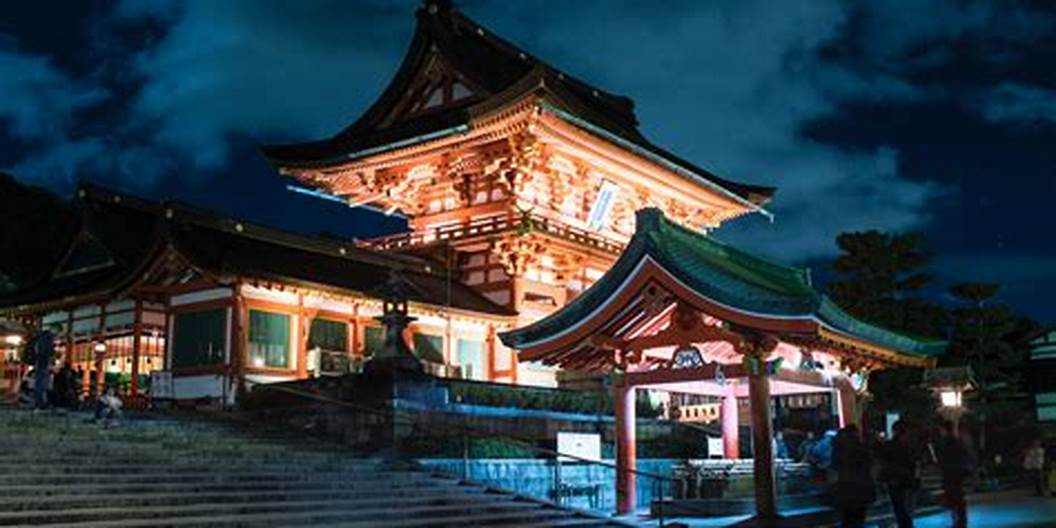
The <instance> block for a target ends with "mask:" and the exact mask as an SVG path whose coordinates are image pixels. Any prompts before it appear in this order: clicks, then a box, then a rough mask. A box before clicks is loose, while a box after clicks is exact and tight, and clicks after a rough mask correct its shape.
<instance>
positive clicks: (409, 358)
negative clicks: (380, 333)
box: [363, 271, 425, 374]
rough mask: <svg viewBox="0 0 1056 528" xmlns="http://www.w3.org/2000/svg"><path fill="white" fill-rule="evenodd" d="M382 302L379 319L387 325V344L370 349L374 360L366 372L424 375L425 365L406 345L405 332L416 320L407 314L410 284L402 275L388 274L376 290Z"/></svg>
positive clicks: (366, 368) (365, 366) (368, 365)
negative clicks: (377, 348) (376, 348)
mask: <svg viewBox="0 0 1056 528" xmlns="http://www.w3.org/2000/svg"><path fill="white" fill-rule="evenodd" d="M373 293H374V295H376V296H378V297H380V298H381V299H382V302H383V303H384V304H383V311H382V314H381V316H380V317H377V318H376V320H377V321H379V322H380V323H381V324H383V325H384V326H385V343H384V345H382V347H381V349H380V350H371V351H369V352H371V357H370V359H369V360H368V361H367V363H366V364H365V365H364V366H363V370H364V373H366V374H371V373H379V372H395V371H399V372H401V373H405V374H423V373H424V372H425V369H424V368H423V367H422V363H421V362H420V361H419V360H418V358H417V357H416V356H415V355H414V352H413V351H412V350H411V348H410V347H409V346H407V340H406V339H405V338H404V332H405V331H406V330H407V325H409V324H410V323H411V322H413V321H414V320H415V318H414V317H411V316H410V315H408V310H407V299H408V297H409V296H410V293H411V285H410V284H409V283H408V282H407V280H406V279H404V278H403V276H402V275H400V274H399V272H395V271H394V272H392V273H390V274H389V278H388V280H386V281H385V283H384V284H382V285H381V286H379V287H378V288H377V289H375V290H374V292H373Z"/></svg>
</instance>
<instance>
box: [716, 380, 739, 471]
mask: <svg viewBox="0 0 1056 528" xmlns="http://www.w3.org/2000/svg"><path fill="white" fill-rule="evenodd" d="M721 419H722V456H723V457H724V458H741V449H740V430H739V429H738V426H739V424H738V423H737V395H736V394H735V393H734V391H733V384H732V383H730V384H729V385H727V388H726V394H724V395H723V396H722V412H721ZM709 455H710V453H709Z"/></svg>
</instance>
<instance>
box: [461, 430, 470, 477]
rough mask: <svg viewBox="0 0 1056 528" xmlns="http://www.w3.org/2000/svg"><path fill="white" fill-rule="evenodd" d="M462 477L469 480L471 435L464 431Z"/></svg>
mask: <svg viewBox="0 0 1056 528" xmlns="http://www.w3.org/2000/svg"><path fill="white" fill-rule="evenodd" d="M462 478H463V479H464V480H469V435H468V434H466V433H462Z"/></svg>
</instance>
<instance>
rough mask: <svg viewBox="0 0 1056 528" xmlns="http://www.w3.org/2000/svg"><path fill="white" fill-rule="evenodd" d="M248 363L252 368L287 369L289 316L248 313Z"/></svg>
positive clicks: (257, 312) (254, 311)
mask: <svg viewBox="0 0 1056 528" xmlns="http://www.w3.org/2000/svg"><path fill="white" fill-rule="evenodd" d="M249 361H250V364H251V365H253V366H254V367H269V368H287V367H289V364H290V316H289V315H286V314H279V313H271V312H263V311H260V310H250V311H249Z"/></svg>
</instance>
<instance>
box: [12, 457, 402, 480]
mask: <svg viewBox="0 0 1056 528" xmlns="http://www.w3.org/2000/svg"><path fill="white" fill-rule="evenodd" d="M219 470H225V471H236V472H253V471H264V472H273V473H283V474H289V473H312V474H316V475H347V476H354V477H356V478H363V479H376V478H386V477H389V476H393V477H396V478H399V477H400V476H408V475H419V473H416V472H410V471H401V470H387V469H382V468H378V467H373V466H371V467H357V466H349V467H342V466H335V465H334V464H328V463H325V462H316V463H305V464H284V463H278V464H274V463H273V464H256V465H255V466H254V465H250V464H229V463H224V462H222V461H220V462H218V463H217V464H210V465H203V464H202V461H200V460H187V461H183V462H182V463H180V464H173V463H167V462H158V463H153V464H144V463H142V462H139V463H136V464H112V463H110V461H105V462H95V461H85V463H83V464H80V465H75V464H62V465H59V464H38V463H32V464H20V465H19V464H7V465H0V475H8V476H9V475H54V474H60V475H80V474H85V473H93V474H98V475H114V474H127V475H132V474H142V473H195V472H216V471H219ZM0 478H2V477H0Z"/></svg>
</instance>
